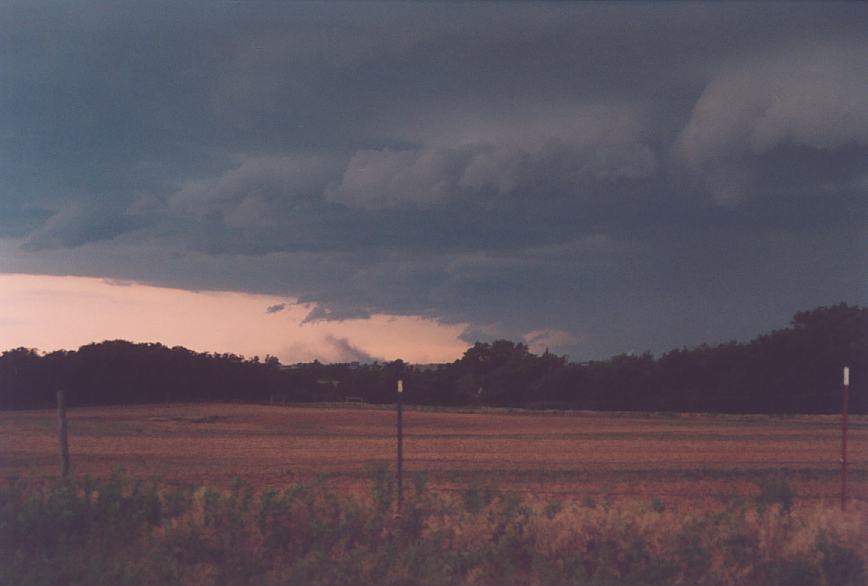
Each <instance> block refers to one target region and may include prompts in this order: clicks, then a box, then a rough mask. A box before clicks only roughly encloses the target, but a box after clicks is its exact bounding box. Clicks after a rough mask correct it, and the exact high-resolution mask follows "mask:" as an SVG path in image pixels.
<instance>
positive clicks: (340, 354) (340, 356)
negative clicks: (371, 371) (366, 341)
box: [325, 335, 381, 363]
mask: <svg viewBox="0 0 868 586" xmlns="http://www.w3.org/2000/svg"><path fill="white" fill-rule="evenodd" d="M325 341H326V343H327V344H328V345H329V347H330V348H331V350H332V357H331V361H332V362H362V363H371V362H381V360H380V359H378V358H375V357H373V356H371V355H370V354H368V353H367V352H365V351H364V350H362V349H361V348H359V347H358V346H354V345H353V344H352V343H350V341H349V340H348V339H347V338H338V337H336V336H332V335H328V336H326V337H325Z"/></svg>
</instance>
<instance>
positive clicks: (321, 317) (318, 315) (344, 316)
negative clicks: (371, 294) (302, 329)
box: [301, 304, 371, 324]
mask: <svg viewBox="0 0 868 586" xmlns="http://www.w3.org/2000/svg"><path fill="white" fill-rule="evenodd" d="M370 316H371V313H370V312H369V311H367V310H364V309H356V308H352V307H350V308H341V309H334V308H326V307H325V306H323V305H320V304H317V305H315V306H314V308H313V309H311V310H310V311H309V312H308V314H307V315H306V316H305V317H304V319H303V320H301V323H302V324H312V323H317V322H327V321H337V322H340V321H346V320H350V319H367V318H369V317H370Z"/></svg>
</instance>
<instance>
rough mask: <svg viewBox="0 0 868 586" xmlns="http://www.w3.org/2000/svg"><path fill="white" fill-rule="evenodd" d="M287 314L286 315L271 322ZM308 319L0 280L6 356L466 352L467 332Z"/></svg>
mask: <svg viewBox="0 0 868 586" xmlns="http://www.w3.org/2000/svg"><path fill="white" fill-rule="evenodd" d="M281 304H284V305H285V306H284V308H283V309H281V310H280V311H276V312H272V313H268V312H266V309H267V308H268V307H271V306H275V305H281ZM309 310H310V307H309V306H307V305H305V304H299V303H296V302H295V300H293V299H291V298H286V297H277V296H273V295H259V294H251V293H240V292H228V291H187V290H183V289H172V288H168V287H154V286H150V285H143V284H139V283H131V282H118V281H110V280H107V279H100V278H93V277H56V276H44V275H27V274H0V351H2V350H7V349H10V348H16V347H21V346H24V347H27V348H38V349H40V350H42V351H51V350H58V349H75V348H78V347H79V346H82V345H84V344H88V343H91V342H99V341H103V340H108V339H125V340H129V341H132V342H160V343H163V344H165V345H168V346H176V345H177V346H185V347H187V348H189V349H191V350H196V351H199V352H221V353H222V352H231V353H234V354H241V355H244V356H247V357H252V356H255V355H258V356H260V357H263V356H265V355H266V354H271V355H274V356H277V357H278V358H279V359H280V360H281V361H282V362H284V363H293V362H306V361H310V360H313V359H318V360H321V361H324V362H333V361H345V360H347V359H351V358H352V355H351V353H350V354H348V353H347V348H348V347H352V348H357V349H359V350H360V351H361V352H363V353H367V354H369V355H371V356H374V357H377V358H380V359H385V360H394V359H397V358H402V359H404V360H406V361H408V362H416V363H425V362H446V361H451V360H454V359H456V358H458V357H459V356H461V354H462V353H463V352H464V350H465V349H466V347H467V344H466V343H464V342H462V341H461V340H459V339H458V336H459V334H460V333H461V331H462V330H463V327H464V326H463V325H461V324H457V325H444V324H441V323H438V322H436V321H434V320H429V319H423V318H419V317H414V316H390V315H381V314H377V315H372V316H371V317H369V318H367V319H353V320H347V321H343V322H316V323H308V324H301V322H302V320H303V319H304V317H305V316H306V315H307V313H308V311H309ZM344 341H345V342H346V343H347V344H343V342H344Z"/></svg>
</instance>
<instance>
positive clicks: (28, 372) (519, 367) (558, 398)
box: [0, 304, 868, 413]
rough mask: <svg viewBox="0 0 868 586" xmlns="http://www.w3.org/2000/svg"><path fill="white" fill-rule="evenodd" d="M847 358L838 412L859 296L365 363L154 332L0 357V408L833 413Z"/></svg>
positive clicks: (865, 350) (861, 392)
mask: <svg viewBox="0 0 868 586" xmlns="http://www.w3.org/2000/svg"><path fill="white" fill-rule="evenodd" d="M845 365H848V366H850V369H851V380H850V383H851V385H850V393H851V399H850V402H851V411H853V412H854V413H866V411H868V405H866V403H868V401H866V394H868V384H866V378H868V375H866V371H868V308H863V307H858V306H856V307H854V306H848V305H846V304H840V305H835V306H832V307H820V308H817V309H815V310H812V311H805V312H800V313H797V314H796V315H795V316H794V317H793V319H792V321H791V323H790V326H789V327H787V328H785V329H782V330H776V331H773V332H772V333H770V334H767V335H763V336H760V337H758V338H756V339H754V340H752V341H750V342H748V343H736V342H729V343H726V344H721V345H718V346H707V345H702V346H699V347H697V348H691V349H679V350H673V351H671V352H668V353H666V354H664V355H662V356H661V357H659V358H655V357H654V356H652V355H651V354H649V353H646V354H641V355H619V356H615V357H613V358H610V359H608V360H601V361H591V362H586V363H580V364H579V363H571V362H568V361H567V360H566V358H565V357H562V356H557V355H555V354H551V353H549V352H545V353H544V354H542V355H535V354H532V353H531V352H530V351H529V350H528V348H527V346H525V345H523V344H517V343H514V342H510V341H507V340H498V341H495V342H492V343H490V344H489V343H480V342H477V343H476V344H475V345H474V346H473V347H472V348H469V349H468V350H467V351H466V352H465V353H464V356H463V357H462V358H461V359H460V360H456V361H455V362H453V363H451V364H442V365H436V366H431V367H423V366H412V365H409V364H405V363H404V362H402V361H400V360H397V361H395V362H388V363H382V364H380V363H374V364H331V365H327V364H321V363H319V362H313V363H308V364H298V365H293V366H282V365H281V364H280V363H279V362H278V360H277V359H276V358H273V357H266V359H265V360H264V361H260V360H259V358H258V357H257V358H253V359H252V360H246V359H244V358H242V357H241V356H236V355H233V354H200V353H196V352H192V351H190V350H187V349H185V348H181V347H175V348H167V347H165V346H163V345H161V344H133V343H130V342H125V341H119V340H118V341H111V342H102V343H99V344H89V345H87V346H82V347H81V348H79V350H78V351H73V352H65V351H61V352H52V353H50V354H46V355H41V354H39V353H38V352H36V351H35V350H30V349H25V348H18V349H15V350H10V351H7V352H4V353H3V354H2V356H0V408H5V409H10V408H11V409H24V408H34V407H46V406H49V405H51V404H52V403H53V401H54V392H55V389H57V388H58V387H63V388H65V389H66V391H67V394H68V397H69V403H70V405H106V404H128V403H151V402H165V401H255V402H286V401H291V402H305V401H341V400H344V399H345V398H346V397H360V398H362V399H363V400H365V401H368V402H371V403H390V402H393V401H394V388H395V380H396V379H397V378H399V377H400V378H403V379H404V380H405V389H406V391H405V401H407V402H408V403H415V404H425V405H453V406H464V405H470V406H483V405H486V406H502V407H529V408H554V409H592V410H618V411H694V412H700V411H701V412H724V413H835V412H838V411H839V410H840V407H841V370H842V367H843V366H845Z"/></svg>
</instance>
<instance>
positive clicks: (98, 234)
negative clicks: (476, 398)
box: [0, 2, 868, 358]
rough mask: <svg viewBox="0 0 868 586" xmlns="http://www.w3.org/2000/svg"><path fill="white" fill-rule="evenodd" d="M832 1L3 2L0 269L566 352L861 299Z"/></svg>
mask: <svg viewBox="0 0 868 586" xmlns="http://www.w3.org/2000/svg"><path fill="white" fill-rule="evenodd" d="M866 30H868V8H866V7H865V6H864V5H860V4H831V5H829V4H824V5H823V6H817V5H811V4H787V5H778V4H762V5H745V4H737V5H736V4H732V5H730V4H724V5H717V4H697V3H693V4H685V5H679V4H665V5H662V6H661V5H656V4H635V3H633V4H629V5H621V4H613V5H599V4H594V5H584V4H581V5H573V4H566V3H532V4H527V5H524V4H517V3H503V4H498V3H479V4H469V3H466V4H465V3H447V4H444V5H440V4H435V3H407V4H401V3H384V4H371V3H365V4H361V5H358V4H354V3H346V4H344V3H322V4H316V3H314V4H289V3H287V4H284V3H242V2H238V3H224V4H213V3H196V4H186V5H183V6H177V5H172V4H168V5H166V6H163V7H161V9H159V10H156V9H154V7H153V6H150V5H149V6H140V5H136V4H131V5H128V6H120V5H118V6H112V7H106V6H103V5H99V6H97V5H96V4H90V3H86V2H85V3H77V4H76V5H74V7H73V6H71V5H67V4H65V3H33V2H27V3H17V4H16V3H12V4H7V5H6V6H5V7H4V8H2V17H0V39H2V40H0V50H2V68H0V83H2V84H3V87H4V92H3V94H2V96H0V128H2V129H3V130H2V131H0V178H2V182H0V239H2V240H0V260H2V262H3V266H2V267H0V270H8V271H21V272H46V273H55V274H67V273H68V274H85V275H99V276H105V277H109V278H125V279H134V280H141V281H147V282H152V283H156V284H166V285H173V286H180V287H189V288H196V289H201V288H225V289H233V290H247V291H259V292H270V293H275V294H281V295H291V296H294V297H296V298H298V299H300V300H301V301H303V302H305V303H310V304H312V305H313V306H314V309H312V310H311V312H310V314H309V315H308V316H307V318H306V320H305V321H317V320H338V321H340V320H343V319H353V318H358V317H365V316H368V315H370V314H371V313H374V312H389V313H396V314H408V315H422V316H426V317H433V318H437V319H441V320H443V321H446V322H453V323H455V322H466V323H468V324H469V325H468V329H467V332H466V334H465V338H467V339H470V338H472V337H474V336H477V335H478V336H488V337H492V336H508V337H512V338H514V339H525V340H527V341H529V342H531V341H532V342H533V343H534V344H536V345H540V346H541V345H546V344H549V343H551V344H553V345H555V346H556V347H554V348H552V349H553V350H559V351H569V352H570V353H571V354H573V356H574V357H576V358H582V357H591V356H600V355H605V354H607V353H610V352H616V351H623V350H637V351H641V350H644V349H649V348H650V349H654V350H662V349H666V348H667V347H670V346H673V345H680V344H690V343H697V342H700V341H703V340H709V341H713V340H715V339H721V338H727V337H745V336H749V335H751V334H753V333H756V332H758V331H761V330H763V329H766V328H768V327H772V326H778V325H781V324H782V323H783V322H784V321H785V320H786V319H787V317H788V315H789V314H790V313H792V312H793V311H795V310H797V309H804V308H807V307H810V306H813V305H817V304H820V303H832V302H837V301H840V300H846V301H850V302H857V303H864V302H868V292H866V288H865V286H864V284H863V282H862V281H863V280H864V279H860V277H859V276H860V274H861V275H864V266H865V261H866V260H868V258H866V254H868V253H866V252H865V251H866V250H868V249H866V247H865V244H866V226H868V221H866V220H868V204H866V202H868V197H866V193H868V65H866V63H868V61H866V60H865V59H864V55H866V54H868V34H866V32H865V31H866Z"/></svg>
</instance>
